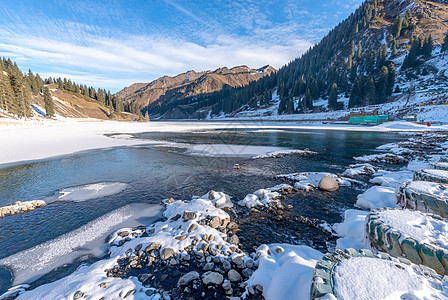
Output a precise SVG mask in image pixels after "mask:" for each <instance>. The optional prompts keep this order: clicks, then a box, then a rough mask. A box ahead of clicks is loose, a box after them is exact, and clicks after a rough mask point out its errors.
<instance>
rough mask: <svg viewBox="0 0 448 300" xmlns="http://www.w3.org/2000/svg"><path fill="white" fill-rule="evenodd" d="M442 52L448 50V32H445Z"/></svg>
mask: <svg viewBox="0 0 448 300" xmlns="http://www.w3.org/2000/svg"><path fill="white" fill-rule="evenodd" d="M441 51H442V52H447V51H448V32H447V33H445V38H444V39H443V44H442V50H441Z"/></svg>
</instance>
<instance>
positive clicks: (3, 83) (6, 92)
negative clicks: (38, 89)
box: [0, 72, 17, 113]
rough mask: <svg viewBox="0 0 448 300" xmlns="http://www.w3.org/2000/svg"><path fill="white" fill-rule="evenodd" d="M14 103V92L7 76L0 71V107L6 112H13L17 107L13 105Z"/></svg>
mask: <svg viewBox="0 0 448 300" xmlns="http://www.w3.org/2000/svg"><path fill="white" fill-rule="evenodd" d="M14 104H15V99H14V92H13V90H12V87H11V83H10V81H9V78H8V77H7V76H6V75H5V74H3V72H0V108H1V109H2V110H3V111H5V112H6V113H9V112H11V111H12V112H14V111H17V107H14Z"/></svg>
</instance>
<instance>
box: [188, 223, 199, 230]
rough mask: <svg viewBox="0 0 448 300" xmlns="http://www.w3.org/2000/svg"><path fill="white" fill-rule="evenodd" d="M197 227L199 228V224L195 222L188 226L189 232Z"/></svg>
mask: <svg viewBox="0 0 448 300" xmlns="http://www.w3.org/2000/svg"><path fill="white" fill-rule="evenodd" d="M196 228H198V225H197V224H194V223H193V224H191V225H190V228H188V232H192V231H193V230H195V229H196Z"/></svg>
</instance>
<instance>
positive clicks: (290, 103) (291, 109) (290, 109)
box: [286, 98, 294, 114]
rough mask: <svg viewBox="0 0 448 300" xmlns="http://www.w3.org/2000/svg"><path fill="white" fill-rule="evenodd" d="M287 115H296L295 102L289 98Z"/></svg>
mask: <svg viewBox="0 0 448 300" xmlns="http://www.w3.org/2000/svg"><path fill="white" fill-rule="evenodd" d="M286 113H287V114H293V113H294V102H293V101H292V98H289V100H288V105H287V106H286Z"/></svg>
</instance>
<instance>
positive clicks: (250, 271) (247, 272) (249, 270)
mask: <svg viewBox="0 0 448 300" xmlns="http://www.w3.org/2000/svg"><path fill="white" fill-rule="evenodd" d="M242 273H243V276H244V277H246V278H249V277H250V276H252V274H253V273H254V271H252V270H251V269H244V270H243V272H242Z"/></svg>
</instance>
